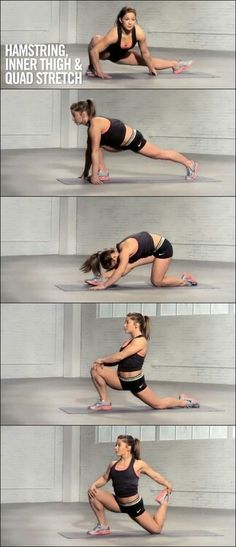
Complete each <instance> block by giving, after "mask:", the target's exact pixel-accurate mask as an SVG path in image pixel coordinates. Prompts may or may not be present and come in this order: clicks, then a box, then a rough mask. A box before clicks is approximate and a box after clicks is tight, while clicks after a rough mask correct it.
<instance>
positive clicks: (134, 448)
mask: <svg viewBox="0 0 236 547" xmlns="http://www.w3.org/2000/svg"><path fill="white" fill-rule="evenodd" d="M117 439H120V440H121V441H123V442H125V443H126V444H127V445H128V446H130V447H131V451H130V452H131V454H132V456H134V458H135V460H140V445H141V443H140V440H139V439H136V438H135V439H134V437H132V435H119V436H118V437H117Z"/></svg>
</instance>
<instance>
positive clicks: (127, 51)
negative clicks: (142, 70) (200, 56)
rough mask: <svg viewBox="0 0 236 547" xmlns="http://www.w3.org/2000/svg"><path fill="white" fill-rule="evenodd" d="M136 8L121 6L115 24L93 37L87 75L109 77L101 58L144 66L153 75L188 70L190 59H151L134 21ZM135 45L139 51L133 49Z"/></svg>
mask: <svg viewBox="0 0 236 547" xmlns="http://www.w3.org/2000/svg"><path fill="white" fill-rule="evenodd" d="M136 15H137V14H136V10H135V9H133V8H129V7H124V8H122V9H121V11H120V12H119V13H118V16H117V19H116V23H115V26H114V27H112V29H111V30H109V32H108V33H107V34H106V35H105V36H101V35H95V36H93V37H92V39H91V41H90V44H89V47H88V55H89V66H88V68H87V71H86V76H88V77H91V76H92V77H97V78H103V79H110V78H111V76H109V75H108V74H106V73H105V72H103V70H102V68H101V64H100V60H103V61H106V60H108V61H111V62H112V63H119V64H123V65H131V66H140V65H141V66H147V67H148V69H149V74H150V75H153V76H156V75H157V71H158V70H163V69H165V68H171V69H172V70H173V74H181V72H183V71H184V70H188V68H190V67H191V66H192V64H193V61H176V60H174V61H167V60H163V59H153V58H152V57H151V54H150V51H149V49H148V47H147V42H146V36H145V32H144V31H143V29H142V28H141V27H140V26H139V25H138V24H137V19H136ZM136 44H138V46H139V51H138V50H136V49H133V48H134V46H135V45H136Z"/></svg>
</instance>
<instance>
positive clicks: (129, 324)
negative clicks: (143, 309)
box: [124, 317, 136, 334]
mask: <svg viewBox="0 0 236 547" xmlns="http://www.w3.org/2000/svg"><path fill="white" fill-rule="evenodd" d="M135 326H136V324H135V322H134V320H133V319H131V318H130V317H126V318H125V322H124V331H125V332H127V333H128V334H130V333H132V332H133V331H134V328H135Z"/></svg>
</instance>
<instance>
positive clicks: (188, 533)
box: [58, 530, 224, 544]
mask: <svg viewBox="0 0 236 547" xmlns="http://www.w3.org/2000/svg"><path fill="white" fill-rule="evenodd" d="M58 534H59V535H60V536H63V537H64V538H66V539H84V538H85V536H86V537H92V536H89V535H88V534H87V533H86V532H58ZM147 534H148V532H146V531H144V532H137V533H135V532H116V531H114V532H112V533H111V534H110V536H95V537H97V538H103V541H104V538H106V537H107V538H109V537H123V538H126V537H134V538H135V537H143V536H147ZM157 535H158V534H157ZM165 537H173V538H175V537H176V538H188V537H191V538H192V537H224V535H223V534H217V533H216V532H209V531H208V530H176V531H173V532H162V534H161V535H160V544H161V538H165Z"/></svg>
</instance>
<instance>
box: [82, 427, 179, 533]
mask: <svg viewBox="0 0 236 547" xmlns="http://www.w3.org/2000/svg"><path fill="white" fill-rule="evenodd" d="M115 452H116V455H117V456H118V459H117V460H113V461H112V462H111V463H110V464H109V466H108V468H107V470H106V471H105V473H104V474H103V475H101V477H98V479H97V480H96V481H95V482H93V483H92V484H91V486H90V487H89V490H88V497H89V503H90V505H91V508H92V510H93V512H94V513H95V515H96V517H97V520H98V523H97V525H96V526H95V528H94V529H93V530H91V531H89V532H88V534H89V535H91V536H98V535H100V536H101V535H103V536H105V535H109V534H111V530H110V528H109V526H108V521H107V519H106V516H105V514H104V509H108V511H112V512H114V513H127V514H128V515H129V516H130V517H131V518H132V519H133V520H135V521H136V522H137V523H138V524H139V526H141V527H142V528H144V529H145V530H147V531H148V532H149V533H150V534H160V533H161V531H162V528H163V526H164V523H165V519H166V512H167V509H168V503H169V496H170V494H171V492H172V485H171V483H170V482H169V481H168V480H166V479H165V478H164V477H163V476H162V475H160V474H159V473H157V471H155V470H154V469H152V468H151V467H150V466H149V465H148V464H147V463H146V462H144V461H143V460H141V459H140V441H139V440H138V439H134V438H133V437H132V436H131V435H119V436H118V437H117V441H116V445H115ZM142 473H143V474H145V475H147V476H148V477H150V478H151V479H153V480H154V481H155V482H157V483H158V484H161V485H163V486H164V487H165V489H164V490H162V491H161V492H160V494H159V495H158V496H156V498H155V501H157V502H158V503H159V504H160V507H159V508H158V509H157V510H156V511H155V513H154V515H153V516H152V515H150V513H149V512H148V511H146V509H145V507H144V504H143V499H142V498H141V497H140V496H139V494H138V481H139V477H140V475H141V474H142ZM109 480H112V485H113V488H114V492H115V495H113V494H111V493H110V492H106V491H104V490H101V487H102V486H105V484H107V482H108V481H109Z"/></svg>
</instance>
